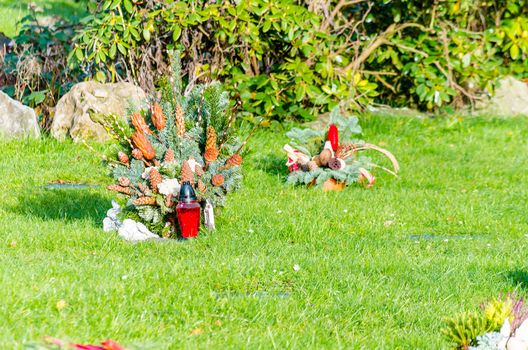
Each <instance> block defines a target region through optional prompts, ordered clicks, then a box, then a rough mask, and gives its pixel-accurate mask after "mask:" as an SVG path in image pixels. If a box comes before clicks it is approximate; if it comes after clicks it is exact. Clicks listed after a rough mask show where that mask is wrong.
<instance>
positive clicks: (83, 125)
mask: <svg viewBox="0 0 528 350" xmlns="http://www.w3.org/2000/svg"><path fill="white" fill-rule="evenodd" d="M146 99H147V95H146V94H145V92H144V91H143V90H141V88H139V87H137V86H135V85H133V84H131V83H115V84H101V83H97V82H95V81H88V82H84V83H79V84H77V85H75V86H74V87H73V88H72V89H71V90H70V91H69V92H68V93H67V94H66V95H64V96H63V97H62V98H61V99H60V100H59V102H58V103H57V107H56V108H55V116H54V117H53V121H52V124H51V135H52V136H53V137H55V138H56V139H59V140H63V139H64V138H65V137H66V136H71V138H72V139H73V140H74V141H76V142H77V141H81V140H88V139H94V140H97V141H107V140H109V139H110V136H109V135H108V133H107V132H106V130H105V129H104V128H103V126H102V125H100V124H98V123H96V122H94V121H93V120H92V119H91V117H90V116H91V115H92V114H94V113H101V114H115V115H117V116H122V117H125V116H126V114H127V112H128V110H129V108H137V107H139V106H142V105H143V104H144V103H145V101H146Z"/></svg>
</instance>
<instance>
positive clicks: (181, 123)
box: [92, 55, 247, 237]
mask: <svg viewBox="0 0 528 350" xmlns="http://www.w3.org/2000/svg"><path fill="white" fill-rule="evenodd" d="M172 71H173V72H172V76H171V77H169V78H167V79H165V80H164V81H163V82H162V84H161V85H162V88H161V89H160V92H159V93H158V96H157V97H156V98H152V99H151V100H150V101H148V105H147V106H143V107H139V108H138V107H133V108H131V113H130V118H129V119H127V120H123V119H122V118H120V117H117V116H113V115H95V116H92V119H94V120H96V121H97V122H99V123H101V124H102V125H103V126H105V128H106V129H107V130H108V132H109V133H110V134H111V135H112V136H113V137H114V138H115V139H116V140H117V141H118V144H119V148H118V149H116V150H115V152H114V154H113V155H112V156H109V157H107V158H106V161H107V163H108V168H109V170H110V173H111V175H112V177H113V178H114V180H115V183H114V184H112V185H110V186H108V189H109V190H111V191H114V192H117V193H119V194H120V195H121V197H122V199H123V200H122V204H121V203H120V204H121V207H122V210H121V213H120V214H119V217H120V220H122V219H126V218H129V219H131V220H135V221H136V222H139V223H142V224H144V225H145V226H146V227H147V228H148V230H150V231H151V232H153V233H155V234H157V235H159V236H162V237H173V236H176V235H177V233H178V232H177V230H178V225H177V222H176V221H177V219H176V214H175V211H176V204H177V202H178V196H179V192H180V187H181V186H182V184H184V183H185V182H189V183H190V184H191V186H192V187H193V189H194V192H195V194H196V197H197V198H198V201H199V202H200V203H201V206H202V208H203V209H204V210H205V215H204V216H202V217H205V224H206V225H207V226H208V227H210V228H214V219H213V217H212V215H213V209H212V208H214V207H220V206H223V205H224V204H225V202H226V195H227V194H228V193H230V192H232V191H235V190H236V189H238V188H239V187H240V185H241V182H242V173H241V164H242V156H241V150H242V146H243V144H245V142H246V141H247V139H246V140H245V141H244V142H243V143H241V142H240V141H239V140H238V138H237V137H236V136H235V135H234V134H235V133H234V130H233V129H234V128H233V121H234V113H229V112H228V105H229V100H228V95H227V93H226V92H224V91H223V90H222V87H221V85H220V84H219V83H218V82H212V83H209V84H205V85H196V86H194V87H192V88H191V87H187V88H186V89H185V90H187V91H188V92H187V93H185V94H184V89H183V87H182V79H181V74H180V72H181V66H180V61H179V57H178V55H176V59H175V62H174V64H173V69H172ZM114 209H115V208H114ZM142 227H143V226H142ZM143 228H144V227H143ZM120 234H121V233H120Z"/></svg>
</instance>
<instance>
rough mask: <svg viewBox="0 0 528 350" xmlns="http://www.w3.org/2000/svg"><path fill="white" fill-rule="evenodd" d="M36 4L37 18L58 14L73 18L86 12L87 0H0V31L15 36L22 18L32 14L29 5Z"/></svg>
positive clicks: (62, 16) (58, 15)
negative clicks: (85, 0)
mask: <svg viewBox="0 0 528 350" xmlns="http://www.w3.org/2000/svg"><path fill="white" fill-rule="evenodd" d="M30 4H32V5H36V8H37V10H38V12H37V18H42V17H48V16H57V17H61V18H71V17H75V16H81V15H83V14H84V13H85V11H86V10H85V7H86V5H85V2H83V1H80V2H74V1H73V0H36V1H30V0H0V32H3V33H4V34H5V35H7V36H8V37H13V36H14V35H16V34H17V33H18V31H19V30H20V24H19V22H20V20H21V19H23V18H24V17H25V16H27V15H29V14H31V10H30V9H29V5H30Z"/></svg>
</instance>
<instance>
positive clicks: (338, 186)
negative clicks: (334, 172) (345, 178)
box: [323, 179, 345, 192]
mask: <svg viewBox="0 0 528 350" xmlns="http://www.w3.org/2000/svg"><path fill="white" fill-rule="evenodd" d="M344 189H345V183H344V182H339V181H336V180H334V179H328V180H326V181H325V183H324V184H323V191H324V192H328V191H336V192H339V191H343V190H344Z"/></svg>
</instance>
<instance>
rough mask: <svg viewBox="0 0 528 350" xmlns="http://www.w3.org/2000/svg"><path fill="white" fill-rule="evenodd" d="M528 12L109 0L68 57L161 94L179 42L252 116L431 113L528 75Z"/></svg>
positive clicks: (493, 7) (403, 3)
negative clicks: (382, 107)
mask: <svg viewBox="0 0 528 350" xmlns="http://www.w3.org/2000/svg"><path fill="white" fill-rule="evenodd" d="M527 13H528V6H527V1H526V0H514V1H505V0H499V1H494V2H490V1H484V0H477V1H470V0H456V1H448V2H447V1H446V2H438V1H434V0H427V1H416V0H399V1H367V0H358V1H342V0H340V1H330V2H328V3H324V2H319V1H306V2H302V1H299V0H297V1H296V0H281V1H268V0H252V1H234V0H233V1H223V2H206V1H172V0H167V1H132V0H103V1H102V2H100V6H99V7H98V10H97V11H96V12H95V13H94V14H93V15H91V16H89V17H87V18H86V19H85V20H84V22H83V24H84V25H83V29H82V30H81V31H80V32H79V33H78V35H77V37H76V45H75V47H74V48H73V50H72V51H71V54H70V59H71V60H72V62H73V63H80V64H83V65H84V66H85V68H86V69H88V70H89V71H90V72H91V73H92V74H93V75H95V76H96V77H97V78H98V79H100V80H104V79H111V80H114V79H117V78H118V77H127V78H129V79H133V80H135V81H136V82H137V83H138V84H140V85H141V86H142V87H144V88H146V89H147V90H153V89H154V85H155V83H156V81H157V79H158V78H159V77H160V76H162V75H163V74H165V73H166V72H167V71H168V67H169V64H168V62H170V57H169V56H170V55H167V54H166V53H167V51H170V50H173V49H175V48H180V49H182V50H183V51H184V52H185V57H183V59H184V62H185V67H186V73H187V78H188V81H189V82H190V86H192V85H193V84H194V83H195V82H196V81H197V80H200V79H204V78H207V79H211V78H214V79H216V78H219V79H223V80H229V84H227V85H228V86H231V94H232V95H234V96H235V97H237V98H240V99H241V100H242V101H243V109H244V111H245V112H247V113H248V114H263V113H264V112H265V111H267V110H270V109H271V107H272V106H274V107H275V109H274V112H273V113H274V115H275V117H276V118H278V119H284V118H287V117H296V118H301V119H310V118H312V116H313V115H317V114H318V113H320V112H325V111H329V110H331V109H332V108H334V107H335V106H336V105H338V104H341V105H342V106H344V107H345V108H348V109H360V108H363V107H364V106H366V105H368V104H370V103H372V102H382V103H390V104H394V105H411V106H416V107H419V108H423V109H429V110H432V109H438V108H441V107H443V106H446V105H448V104H454V105H455V106H460V105H463V104H464V103H467V102H471V103H472V102H474V101H475V100H477V99H479V96H480V95H481V92H482V91H483V90H484V89H487V90H488V91H492V88H493V87H492V85H491V84H490V82H491V81H493V79H494V78H495V77H497V76H499V75H501V74H508V73H514V74H517V75H526V74H528V73H526V69H523V68H524V67H525V66H526V64H527V63H528V62H527V57H528V54H527V46H528V44H527V43H528V34H527V33H528V31H527V30H526V28H527V21H528V19H527V17H526V15H527Z"/></svg>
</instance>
